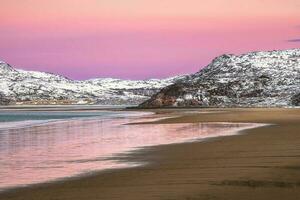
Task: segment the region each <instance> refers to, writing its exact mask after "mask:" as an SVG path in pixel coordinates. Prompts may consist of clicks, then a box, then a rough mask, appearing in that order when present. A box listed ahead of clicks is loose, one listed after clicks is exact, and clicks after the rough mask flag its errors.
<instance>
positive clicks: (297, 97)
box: [291, 93, 300, 106]
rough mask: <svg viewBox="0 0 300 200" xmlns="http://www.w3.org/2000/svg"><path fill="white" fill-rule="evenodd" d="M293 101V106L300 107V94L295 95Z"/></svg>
mask: <svg viewBox="0 0 300 200" xmlns="http://www.w3.org/2000/svg"><path fill="white" fill-rule="evenodd" d="M291 100H292V102H291V103H292V105H293V106H300V93H299V94H296V95H294V96H293V97H292V99H291Z"/></svg>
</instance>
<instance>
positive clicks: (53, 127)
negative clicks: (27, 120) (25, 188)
mask: <svg viewBox="0 0 300 200" xmlns="http://www.w3.org/2000/svg"><path fill="white" fill-rule="evenodd" d="M132 120H133V119H130V118H128V119H127V118H122V119H111V120H107V119H105V120H103V119H78V120H71V121H64V122H54V123H50V124H44V125H40V126H35V127H27V128H21V129H14V130H5V131H1V132H0V189H3V188H7V187H12V186H21V185H26V184H32V183H38V182H44V181H50V180H55V179H57V178H63V177H69V176H74V175H77V174H80V173H85V172H90V171H94V170H100V169H107V168H116V167H126V166H130V165H131V164H129V163H117V162H113V161H111V160H110V161H108V160H106V159H105V158H108V157H111V156H113V155H114V154H117V153H121V152H124V151H128V150H132V149H134V148H137V147H142V146H151V145H159V144H170V143H179V142H185V141H192V140H195V139H204V138H208V137H215V136H219V135H231V134H234V133H235V131H238V130H240V129H243V128H248V127H254V126H256V125H254V124H230V123H219V124H211V123H206V124H199V123H198V124H160V125H124V124H126V123H130V122H132Z"/></svg>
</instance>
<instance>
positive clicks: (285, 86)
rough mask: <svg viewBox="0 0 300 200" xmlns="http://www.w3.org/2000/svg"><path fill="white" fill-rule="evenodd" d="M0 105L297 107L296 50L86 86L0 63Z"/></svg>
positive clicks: (299, 61) (299, 55) (299, 65)
mask: <svg viewBox="0 0 300 200" xmlns="http://www.w3.org/2000/svg"><path fill="white" fill-rule="evenodd" d="M0 104H2V105H9V104H102V105H121V104H126V105H138V104H140V105H139V107H140V108H153V107H289V106H300V49H292V50H282V51H268V52H252V53H248V54H243V55H232V54H226V55H222V56H220V57H217V58H215V59H214V60H213V61H212V63H211V64H209V65H208V66H206V67H205V68H203V69H202V70H200V71H199V72H197V73H195V74H192V75H183V76H176V77H172V78H167V79H161V80H159V79H150V80H145V81H143V80H120V79H111V78H99V79H91V80H86V81H76V80H70V79H68V78H66V77H63V76H59V75H54V74H50V73H44V72H35V71H24V70H20V69H15V68H13V67H11V66H10V65H9V64H7V63H5V62H1V61H0Z"/></svg>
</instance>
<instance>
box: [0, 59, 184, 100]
mask: <svg viewBox="0 0 300 200" xmlns="http://www.w3.org/2000/svg"><path fill="white" fill-rule="evenodd" d="M181 78H184V75H182V76H176V77H171V78H166V79H149V80H122V79H113V78H94V79H89V80H84V81H79V80H72V79H69V78H67V77H64V76H61V75H57V74H53V73H46V72H38V71H26V70H22V69H15V68H13V67H12V66H10V65H9V64H7V63H5V62H3V61H2V62H0V81H1V85H0V104H2V105H7V104H103V105H108V104H111V105H115V104H116V105H119V104H128V105H137V104H139V103H141V102H143V101H145V100H147V99H148V98H149V97H150V96H151V95H152V94H154V93H156V92H158V91H159V90H160V89H161V88H163V87H165V86H167V85H170V84H172V83H174V82H175V81H177V80H179V79H181Z"/></svg>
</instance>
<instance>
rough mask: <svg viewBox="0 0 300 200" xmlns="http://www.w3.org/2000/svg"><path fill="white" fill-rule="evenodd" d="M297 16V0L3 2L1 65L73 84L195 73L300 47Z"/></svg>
mask: <svg viewBox="0 0 300 200" xmlns="http://www.w3.org/2000/svg"><path fill="white" fill-rule="evenodd" d="M299 10H300V1H299V0H244V1H240V0H210V1H206V0H205V1H204V0H185V1H183V0H43V1H40V0H23V1H19V0H10V1H3V2H1V12H0V25H1V28H0V44H1V45H0V60H4V61H6V62H8V63H10V64H11V65H14V66H17V67H18V68H23V69H30V70H40V71H48V72H53V73H59V74H62V75H65V76H68V77H70V78H73V79H87V78H92V77H117V78H128V79H146V78H162V77H167V76H172V75H176V74H183V73H192V72H196V71H198V70H199V69H201V68H202V67H204V66H205V65H207V64H208V63H209V62H210V61H211V60H212V59H213V58H214V57H216V56H218V55H220V54H223V53H246V52H249V51H257V50H273V49H288V48H300V41H299V39H300V12H299ZM289 40H290V41H289Z"/></svg>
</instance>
